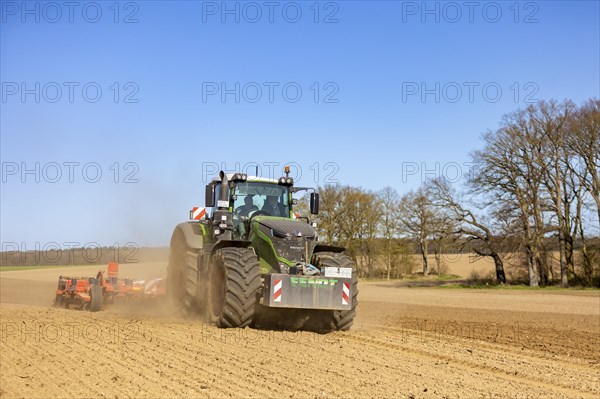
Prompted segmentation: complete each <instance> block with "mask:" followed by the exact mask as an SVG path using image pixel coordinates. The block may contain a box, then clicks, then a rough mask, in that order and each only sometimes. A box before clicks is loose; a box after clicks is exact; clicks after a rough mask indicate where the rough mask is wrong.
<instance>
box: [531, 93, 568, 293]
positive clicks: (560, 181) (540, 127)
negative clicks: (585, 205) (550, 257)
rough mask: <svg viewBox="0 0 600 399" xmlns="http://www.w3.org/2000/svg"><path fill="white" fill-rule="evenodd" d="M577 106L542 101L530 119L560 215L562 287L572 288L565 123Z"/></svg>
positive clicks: (537, 156) (538, 159)
mask: <svg viewBox="0 0 600 399" xmlns="http://www.w3.org/2000/svg"><path fill="white" fill-rule="evenodd" d="M574 108H575V105H574V104H573V103H572V102H570V101H565V102H563V103H561V104H558V103H557V102H556V101H549V102H544V101H542V102H540V103H538V104H536V105H531V106H529V107H527V118H528V119H529V120H530V124H531V129H532V137H533V138H534V139H535V140H536V141H539V142H540V146H539V149H540V151H538V152H537V153H534V155H535V158H534V161H535V162H536V164H537V168H538V169H539V170H540V171H541V172H542V181H543V184H544V186H545V190H546V191H547V192H548V195H549V197H550V199H551V201H552V204H553V205H554V206H553V209H552V211H553V212H554V213H555V214H556V222H557V231H558V248H559V262H560V274H561V286H563V287H568V286H569V280H568V275H567V270H568V268H567V264H566V259H565V258H566V254H565V239H566V238H565V237H566V235H568V234H569V231H568V230H567V220H566V215H567V214H568V213H569V212H570V209H569V207H570V201H569V198H568V197H567V198H565V195H564V194H565V193H563V189H564V188H565V183H566V181H567V174H568V172H569V162H570V160H571V155H570V152H569V151H568V150H567V148H566V145H565V140H566V130H565V125H566V123H567V121H568V120H569V118H570V117H571V114H572V112H573V109H574Z"/></svg>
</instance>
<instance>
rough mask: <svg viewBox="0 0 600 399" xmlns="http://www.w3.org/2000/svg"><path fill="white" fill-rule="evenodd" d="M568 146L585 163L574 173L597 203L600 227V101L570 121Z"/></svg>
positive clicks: (597, 100)
mask: <svg viewBox="0 0 600 399" xmlns="http://www.w3.org/2000/svg"><path fill="white" fill-rule="evenodd" d="M567 130H568V136H567V140H566V142H567V146H568V147H569V148H570V149H571V150H572V151H573V152H574V153H575V154H577V156H578V157H580V159H581V160H582V161H583V164H584V167H583V168H581V169H579V170H577V169H575V170H574V171H575V172H576V173H577V174H578V176H579V178H580V180H581V184H582V185H583V187H585V189H586V190H587V191H588V192H589V193H590V195H591V196H592V198H593V200H594V202H595V203H596V211H597V215H598V226H599V227H600V172H599V170H600V100H599V99H591V100H589V101H588V102H586V103H585V104H584V105H583V106H582V107H580V108H579V109H578V110H577V112H576V113H575V114H574V115H573V117H572V118H571V119H570V121H569V124H568V127H567Z"/></svg>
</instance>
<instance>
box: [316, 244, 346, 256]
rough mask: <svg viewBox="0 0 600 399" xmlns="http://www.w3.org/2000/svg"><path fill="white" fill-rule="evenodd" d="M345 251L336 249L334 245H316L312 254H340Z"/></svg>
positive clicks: (341, 248) (340, 248)
mask: <svg viewBox="0 0 600 399" xmlns="http://www.w3.org/2000/svg"><path fill="white" fill-rule="evenodd" d="M345 250H346V248H344V247H338V246H335V245H326V244H317V245H316V246H315V249H314V250H313V254H314V253H317V252H334V253H342V252H344V251H345Z"/></svg>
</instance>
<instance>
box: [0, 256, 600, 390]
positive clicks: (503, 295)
mask: <svg viewBox="0 0 600 399" xmlns="http://www.w3.org/2000/svg"><path fill="white" fill-rule="evenodd" d="M126 267H129V268H128V269H126ZM161 268H162V266H160V265H158V264H146V265H133V266H127V265H125V266H123V269H124V270H127V272H128V273H129V275H131V276H132V277H148V274H149V273H151V272H152V273H158V272H159V271H161ZM89 269H90V270H88V268H81V269H78V271H80V273H81V274H82V275H93V274H94V272H95V271H96V269H97V268H94V267H92V268H89ZM73 270H74V269H72V268H70V269H69V271H68V273H70V274H73V272H74V271H73ZM63 272H64V271H62V270H59V269H51V270H45V271H39V270H31V271H18V272H3V273H2V274H0V279H1V307H0V310H1V313H0V316H1V323H2V330H1V332H2V339H1V342H0V365H1V368H0V397H2V398H5V397H6V398H8V397H44V398H46V397H153V398H155V397H201V398H220V397H277V398H280V397H290V398H293V397H295V398H317V397H318V398H325V397H335V398H340V397H352V398H366V397H398V398H402V397H412V398H454V397H456V398H479V397H485V398H490V397H498V398H505V397H510V398H530V397H532V398H537V397H539V398H549V397H552V398H566V397H569V398H570V397H573V398H580V397H582V398H598V397H600V296H599V293H598V291H568V292H567V291H512V290H511V291H505V290H502V291H501V290H474V289H471V290H463V289H440V288H407V287H401V286H398V285H397V284H394V283H373V282H370V283H361V284H360V286H359V287H360V288H359V289H360V293H359V307H358V316H357V319H356V320H355V325H354V326H353V328H352V330H351V331H349V332H334V333H329V334H317V333H310V332H289V331H269V330H255V329H250V328H247V329H236V330H219V329H216V328H215V327H213V326H211V325H208V324H206V323H203V322H202V321H201V320H189V319H182V318H180V317H178V316H177V315H176V314H177V313H176V312H175V311H174V310H173V309H169V308H168V306H167V305H161V304H157V305H152V306H150V305H143V304H133V305H127V306H125V305H123V306H117V305H113V306H109V307H107V308H106V309H104V310H103V311H101V312H98V313H90V312H83V311H77V310H65V309H58V308H52V307H51V306H50V303H51V300H52V298H53V293H54V282H55V280H56V278H57V277H58V275H59V274H61V273H63ZM143 274H146V276H142V275H143Z"/></svg>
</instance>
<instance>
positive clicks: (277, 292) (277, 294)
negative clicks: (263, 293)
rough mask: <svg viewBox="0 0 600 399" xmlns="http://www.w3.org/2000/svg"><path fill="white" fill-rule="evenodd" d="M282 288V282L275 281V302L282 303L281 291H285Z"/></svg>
mask: <svg viewBox="0 0 600 399" xmlns="http://www.w3.org/2000/svg"><path fill="white" fill-rule="evenodd" d="M282 288H283V283H282V281H281V280H275V284H274V285H273V302H281V291H283V290H282Z"/></svg>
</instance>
